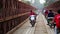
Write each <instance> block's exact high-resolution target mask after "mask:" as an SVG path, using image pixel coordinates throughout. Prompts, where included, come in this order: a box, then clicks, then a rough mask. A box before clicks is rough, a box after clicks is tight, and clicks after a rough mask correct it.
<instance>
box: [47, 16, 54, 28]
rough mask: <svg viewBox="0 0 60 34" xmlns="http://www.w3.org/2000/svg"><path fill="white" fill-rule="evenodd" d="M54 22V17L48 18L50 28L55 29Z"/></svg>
mask: <svg viewBox="0 0 60 34" xmlns="http://www.w3.org/2000/svg"><path fill="white" fill-rule="evenodd" d="M52 22H53V17H48V23H49V24H48V25H49V26H50V28H53V24H52Z"/></svg>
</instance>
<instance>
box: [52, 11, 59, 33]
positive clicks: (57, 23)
mask: <svg viewBox="0 0 60 34" xmlns="http://www.w3.org/2000/svg"><path fill="white" fill-rule="evenodd" d="M57 12H58V14H57V15H55V17H54V20H53V21H54V22H53V23H54V27H55V34H58V31H60V10H58V11H57Z"/></svg>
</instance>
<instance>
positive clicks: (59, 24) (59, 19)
mask: <svg viewBox="0 0 60 34" xmlns="http://www.w3.org/2000/svg"><path fill="white" fill-rule="evenodd" d="M54 21H55V23H56V26H57V28H60V14H57V15H56V16H55V17H54Z"/></svg>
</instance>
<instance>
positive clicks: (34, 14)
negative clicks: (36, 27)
mask: <svg viewBox="0 0 60 34" xmlns="http://www.w3.org/2000/svg"><path fill="white" fill-rule="evenodd" d="M32 15H33V16H34V19H35V22H36V13H35V12H33V11H32V10H31V11H30V18H29V19H30V23H31V16H32ZM31 25H32V23H31ZM32 27H33V26H32Z"/></svg>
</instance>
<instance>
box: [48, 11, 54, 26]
mask: <svg viewBox="0 0 60 34" xmlns="http://www.w3.org/2000/svg"><path fill="white" fill-rule="evenodd" d="M53 17H54V13H53V12H52V10H49V13H48V19H47V21H48V24H47V25H49V23H50V21H51V20H53Z"/></svg>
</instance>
